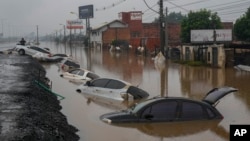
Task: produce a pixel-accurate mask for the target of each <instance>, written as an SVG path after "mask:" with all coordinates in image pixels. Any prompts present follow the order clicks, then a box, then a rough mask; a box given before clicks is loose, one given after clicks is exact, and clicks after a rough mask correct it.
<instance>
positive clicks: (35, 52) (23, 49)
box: [15, 45, 52, 60]
mask: <svg viewBox="0 0 250 141" xmlns="http://www.w3.org/2000/svg"><path fill="white" fill-rule="evenodd" d="M15 51H17V52H18V54H20V55H30V56H32V57H33V58H36V59H38V60H41V59H42V58H45V57H51V56H52V54H51V52H50V51H49V50H48V49H45V48H40V47H38V46H24V45H16V47H15Z"/></svg>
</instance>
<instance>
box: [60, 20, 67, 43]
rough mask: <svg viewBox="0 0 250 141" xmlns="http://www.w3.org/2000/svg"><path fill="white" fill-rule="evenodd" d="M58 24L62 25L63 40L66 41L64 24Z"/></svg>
mask: <svg viewBox="0 0 250 141" xmlns="http://www.w3.org/2000/svg"><path fill="white" fill-rule="evenodd" d="M60 25H63V42H64V43H65V42H66V39H65V34H66V33H65V25H64V24H60Z"/></svg>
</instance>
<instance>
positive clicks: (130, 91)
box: [76, 78, 149, 101]
mask: <svg viewBox="0 0 250 141" xmlns="http://www.w3.org/2000/svg"><path fill="white" fill-rule="evenodd" d="M76 91H77V92H79V93H83V94H89V95H93V96H96V97H103V98H108V99H114V100H119V101H124V100H128V101H133V100H139V99H144V98H147V97H148V96H149V94H148V93H147V92H146V91H144V90H142V89H140V88H138V87H135V86H133V85H131V84H130V83H128V82H125V81H122V80H117V79H110V78H98V79H94V80H91V81H87V82H86V83H85V84H84V85H81V86H79V87H78V89H77V90H76Z"/></svg>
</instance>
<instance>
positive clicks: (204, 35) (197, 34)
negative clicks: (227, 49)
mask: <svg viewBox="0 0 250 141" xmlns="http://www.w3.org/2000/svg"><path fill="white" fill-rule="evenodd" d="M215 33H216V42H231V41H232V30H231V29H215ZM213 41H214V30H211V29H209V30H207V29H204V30H191V42H192V43H201V42H202V43H204V42H213Z"/></svg>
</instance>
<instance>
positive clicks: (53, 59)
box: [41, 54, 70, 62]
mask: <svg viewBox="0 0 250 141" xmlns="http://www.w3.org/2000/svg"><path fill="white" fill-rule="evenodd" d="M68 58H70V56H69V55H67V54H53V55H51V56H47V57H43V58H42V59H41V61H44V62H60V61H62V60H64V59H68Z"/></svg>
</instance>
